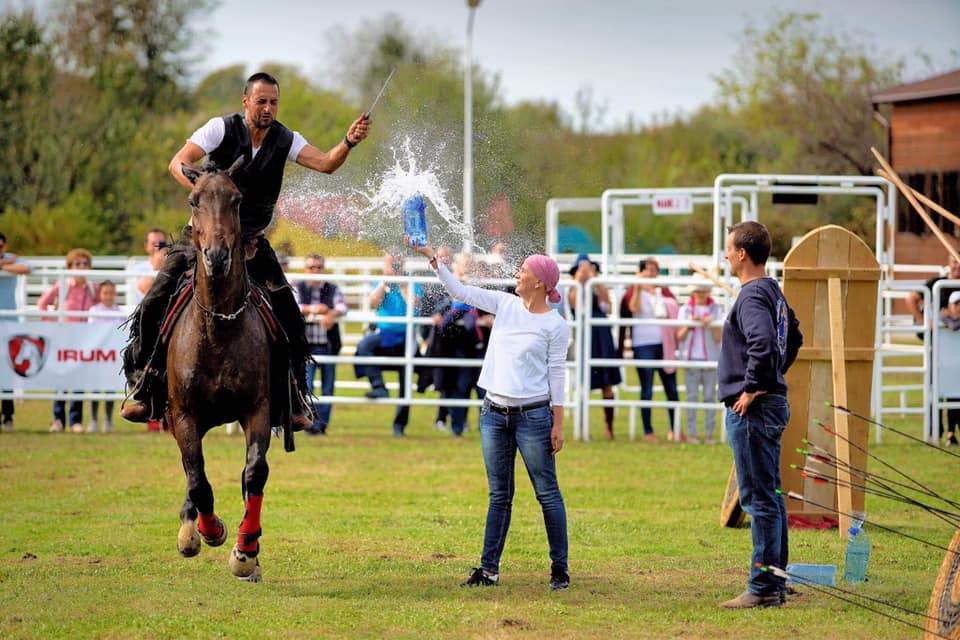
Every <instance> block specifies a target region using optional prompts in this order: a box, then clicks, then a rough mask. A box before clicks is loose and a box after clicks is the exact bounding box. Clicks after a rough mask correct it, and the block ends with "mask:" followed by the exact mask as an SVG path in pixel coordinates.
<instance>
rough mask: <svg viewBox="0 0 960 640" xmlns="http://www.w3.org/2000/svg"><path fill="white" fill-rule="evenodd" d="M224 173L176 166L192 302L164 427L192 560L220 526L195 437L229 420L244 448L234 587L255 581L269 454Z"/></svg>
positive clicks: (259, 330)
mask: <svg viewBox="0 0 960 640" xmlns="http://www.w3.org/2000/svg"><path fill="white" fill-rule="evenodd" d="M242 164H243V158H242V157H241V158H238V159H237V161H236V162H234V164H233V166H231V167H230V168H229V169H228V170H227V171H216V170H215V171H212V172H205V173H203V172H200V171H197V170H196V169H193V168H192V167H188V166H186V165H183V167H182V170H183V175H185V176H186V177H187V178H188V179H189V180H190V182H192V183H193V185H194V187H193V191H192V192H191V193H190V206H191V207H192V209H193V237H192V240H193V246H194V248H195V249H196V254H197V255H196V257H197V259H196V268H195V272H194V274H195V275H194V292H193V300H192V302H191V304H189V305H188V306H187V307H186V308H185V309H184V310H183V314H182V315H181V317H180V318H179V320H178V321H177V324H176V326H175V327H174V328H173V330H172V333H171V334H170V341H169V346H168V349H167V383H168V391H169V403H168V408H167V414H166V419H167V424H168V425H170V427H171V429H172V431H173V435H174V437H175V438H176V439H177V444H178V445H179V446H180V453H181V455H182V458H183V470H184V472H185V473H186V477H187V496H186V500H185V501H184V503H183V509H182V510H181V512H180V523H181V524H180V533H179V535H178V536H177V548H178V549H179V551H180V553H181V554H182V555H184V556H186V557H191V556H195V555H197V554H198V553H200V540H201V538H202V539H203V541H204V542H206V543H207V544H208V545H210V546H213V547H216V546H219V545H221V544H223V542H224V540H226V538H227V528H226V526H225V525H224V523H223V520H221V519H220V518H219V517H217V515H216V513H215V512H214V508H213V489H212V488H211V486H210V483H209V482H208V481H207V476H206V474H205V473H204V469H203V446H202V443H201V441H202V439H203V436H204V434H205V433H206V432H207V431H208V430H210V429H211V428H213V427H214V426H216V425H219V424H224V423H227V422H232V421H234V420H238V421H239V422H240V424H241V426H242V427H243V431H244V434H245V435H246V440H247V462H246V466H245V467H244V470H243V500H244V506H245V509H246V510H245V512H244V515H243V521H242V522H241V523H240V530H239V532H238V536H237V544H236V545H235V546H234V547H233V550H232V552H231V553H230V560H229V565H230V570H231V571H232V572H233V575H235V576H237V577H238V578H239V579H241V580H248V581H252V582H257V581H259V580H260V561H259V558H258V553H259V550H260V543H259V542H258V538H259V537H260V507H261V504H262V502H263V488H264V485H265V484H266V482H267V475H268V472H269V467H268V466H267V449H268V448H269V447H270V433H271V432H270V382H271V376H270V367H269V362H270V346H271V345H270V340H269V335H268V333H267V330H266V328H265V326H264V324H263V321H262V319H261V318H260V315H259V314H258V312H257V311H256V309H254V302H253V300H252V298H254V297H255V292H253V291H252V284H251V282H250V280H249V278H248V276H247V271H246V267H245V265H244V260H245V255H244V254H245V248H244V241H243V237H242V233H241V227H240V217H239V213H238V207H239V204H240V198H241V194H240V191H239V190H238V189H237V187H236V185H235V184H234V183H233V180H232V179H231V176H232V175H233V173H234V172H235V171H237V170H238V169H239V168H240V166H241V165H242Z"/></svg>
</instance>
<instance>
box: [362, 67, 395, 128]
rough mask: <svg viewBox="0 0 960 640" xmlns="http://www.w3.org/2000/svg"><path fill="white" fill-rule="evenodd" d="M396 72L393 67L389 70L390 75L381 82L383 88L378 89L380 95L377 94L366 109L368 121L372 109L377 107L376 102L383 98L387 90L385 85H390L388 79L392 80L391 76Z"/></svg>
mask: <svg viewBox="0 0 960 640" xmlns="http://www.w3.org/2000/svg"><path fill="white" fill-rule="evenodd" d="M396 72H397V68H396V67H394V68H393V69H391V70H390V75H388V76H387V79H386V80H384V81H383V86H382V87H380V93H378V94H377V97H376V98H374V99H373V104H371V105H370V108H369V109H367V113H366V116H367V118H368V119H369V118H370V114H371V113H373V108H374V107H376V106H377V103H378V102H380V98H381V96H383V92H384V91H386V90H387V85H388V84H390V78H392V77H393V74H395V73H396Z"/></svg>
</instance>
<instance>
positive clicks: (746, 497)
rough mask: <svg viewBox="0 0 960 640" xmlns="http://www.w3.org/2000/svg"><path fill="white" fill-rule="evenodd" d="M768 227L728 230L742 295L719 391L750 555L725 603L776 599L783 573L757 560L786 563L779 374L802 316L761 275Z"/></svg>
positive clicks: (783, 399)
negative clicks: (739, 586) (746, 575)
mask: <svg viewBox="0 0 960 640" xmlns="http://www.w3.org/2000/svg"><path fill="white" fill-rule="evenodd" d="M769 255H770V234H769V233H768V232H767V229H766V228H765V227H764V226H763V225H762V224H760V223H758V222H741V223H740V224H738V225H735V226H733V227H731V228H730V233H729V234H728V235H727V260H729V262H730V269H731V271H732V273H733V274H734V275H735V276H737V278H739V280H740V294H739V295H738V296H737V300H736V302H735V303H734V305H733V308H732V309H731V310H730V313H729V315H728V316H727V320H726V322H725V323H724V325H723V343H722V344H721V346H720V361H719V371H718V374H719V382H720V397H721V399H722V400H723V403H724V404H725V405H726V406H727V416H726V428H727V438H728V440H729V442H730V448H731V449H732V450H733V460H734V463H735V465H736V468H737V482H738V484H739V488H740V505H741V506H742V507H743V510H744V511H746V512H747V513H749V514H750V529H751V533H752V537H753V558H752V560H751V563H750V579H749V581H748V582H747V590H746V591H745V592H743V593H742V594H741V595H739V596H737V597H736V598H734V599H733V600H729V601H727V602H724V603H723V604H722V605H721V606H722V607H724V608H727V609H749V608H753V607H770V606H779V605H780V604H782V603H783V601H784V598H785V595H786V585H785V584H784V582H783V580H782V579H780V578H777V577H775V576H774V575H773V574H771V573H769V572H763V571H761V570H760V569H759V568H758V565H761V566H766V565H772V566H775V567H779V568H781V569H785V568H786V565H787V505H786V503H785V502H784V500H783V497H782V496H780V495H777V489H779V488H780V437H781V435H783V430H784V429H785V428H786V425H787V422H789V421H790V406H789V405H788V404H787V384H786V382H785V381H784V379H783V374H784V373H786V371H787V369H788V368H789V367H790V365H791V364H793V361H794V359H796V357H797V352H798V351H799V349H800V345H801V343H802V342H803V336H802V335H801V334H800V328H799V323H798V322H797V319H796V316H795V315H794V313H793V310H792V309H790V307H789V306H788V305H787V301H786V299H785V298H784V297H783V293H781V291H780V287H779V286H778V285H777V282H776V280H774V279H772V278H768V277H766V268H765V265H766V262H767V258H768V257H769Z"/></svg>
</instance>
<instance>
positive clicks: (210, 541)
mask: <svg viewBox="0 0 960 640" xmlns="http://www.w3.org/2000/svg"><path fill="white" fill-rule="evenodd" d="M217 524H218V525H220V535H219V536H217V537H216V538H208V537H207V536H205V535H203V532H202V531H201V532H200V535H201V536H202V537H203V541H204V542H206V543H207V545H208V546H211V547H219V546H220V545H222V544H223V543H224V542H225V541H226V539H227V524H226V523H225V522H224V521H223V520H221V519H220V518H217Z"/></svg>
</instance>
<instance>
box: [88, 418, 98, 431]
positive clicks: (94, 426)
mask: <svg viewBox="0 0 960 640" xmlns="http://www.w3.org/2000/svg"><path fill="white" fill-rule="evenodd" d="M96 432H97V421H96V420H91V421H90V422H88V423H87V433H96Z"/></svg>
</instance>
